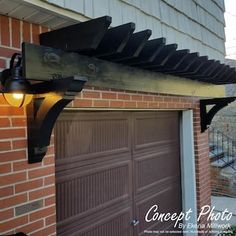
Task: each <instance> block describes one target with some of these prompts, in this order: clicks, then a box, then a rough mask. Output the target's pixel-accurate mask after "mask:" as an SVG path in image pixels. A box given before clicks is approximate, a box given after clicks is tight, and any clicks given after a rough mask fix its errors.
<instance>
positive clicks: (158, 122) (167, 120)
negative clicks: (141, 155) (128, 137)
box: [134, 112, 179, 149]
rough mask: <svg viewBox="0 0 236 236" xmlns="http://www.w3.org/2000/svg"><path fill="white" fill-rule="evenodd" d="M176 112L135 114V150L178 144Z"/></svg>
mask: <svg viewBox="0 0 236 236" xmlns="http://www.w3.org/2000/svg"><path fill="white" fill-rule="evenodd" d="M178 116H179V114H178V112H145V113H135V123H134V125H135V128H134V130H135V131H134V132H135V133H134V139H135V144H134V146H135V149H142V148H145V147H151V146H156V145H158V144H159V145H164V144H165V143H166V145H168V146H169V147H170V145H171V142H179V124H178V122H179V119H178Z"/></svg>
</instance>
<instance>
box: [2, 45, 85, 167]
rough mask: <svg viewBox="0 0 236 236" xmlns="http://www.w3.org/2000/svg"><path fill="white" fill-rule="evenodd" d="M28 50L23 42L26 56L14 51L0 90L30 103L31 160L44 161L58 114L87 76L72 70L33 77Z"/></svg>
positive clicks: (11, 100)
mask: <svg viewBox="0 0 236 236" xmlns="http://www.w3.org/2000/svg"><path fill="white" fill-rule="evenodd" d="M25 54H26V53H25V47H24V44H23V54H22V55H23V56H22V55H21V54H18V53H16V54H13V56H12V58H11V61H10V67H9V68H8V69H5V70H4V71H3V72H2V73H1V76H0V93H2V94H3V97H4V98H5V100H6V101H7V102H8V103H9V104H10V105H12V106H15V107H23V106H26V111H27V134H28V162H29V163H35V162H40V161H42V159H43V157H44V156H45V154H46V152H47V147H48V145H49V144H50V137H51V133H52V129H53V127H54V124H55V122H56V119H57V117H58V116H59V114H60V113H61V111H62V110H63V108H64V107H65V106H66V105H67V104H69V103H70V102H71V101H72V100H73V99H74V98H75V95H76V94H77V93H78V92H80V91H81V90H82V89H83V87H84V84H85V83H86V81H87V79H86V78H85V77H81V76H77V75H76V76H74V75H73V74H72V75H71V76H66V77H63V76H62V75H56V76H55V75H51V76H50V78H47V80H45V79H41V80H40V79H39V80H37V81H35V80H30V78H27V76H25V73H24V71H25V67H26V66H28V65H27V63H26V62H25V58H24V57H25ZM46 63H48V62H46ZM49 63H50V62H49ZM72 73H73V72H72ZM39 77H40V76H39Z"/></svg>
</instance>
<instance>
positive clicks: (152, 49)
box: [122, 38, 166, 66]
mask: <svg viewBox="0 0 236 236" xmlns="http://www.w3.org/2000/svg"><path fill="white" fill-rule="evenodd" d="M165 43H166V39H165V38H158V39H152V40H149V41H147V42H146V44H145V45H144V47H143V49H142V51H141V52H140V54H139V55H138V57H136V58H132V59H127V60H124V61H122V62H123V63H126V64H127V65H130V66H139V65H143V64H148V63H152V62H153V61H154V60H155V58H156V56H157V54H158V53H159V52H160V50H161V49H162V48H163V47H164V46H165Z"/></svg>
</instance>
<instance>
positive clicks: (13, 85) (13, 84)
mask: <svg viewBox="0 0 236 236" xmlns="http://www.w3.org/2000/svg"><path fill="white" fill-rule="evenodd" d="M16 60H17V62H16V63H15V61H16ZM21 60H22V58H21V54H19V53H15V54H13V56H12V58H11V60H10V68H9V69H6V70H4V71H3V72H2V75H1V80H0V82H1V92H2V93H3V97H4V98H5V100H6V101H7V102H8V103H9V104H10V105H11V106H15V107H23V106H26V105H27V104H29V103H30V102H31V100H32V98H33V95H32V91H31V87H30V83H29V81H27V80H26V79H25V78H23V77H22V67H21Z"/></svg>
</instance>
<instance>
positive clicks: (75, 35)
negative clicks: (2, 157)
mask: <svg viewBox="0 0 236 236" xmlns="http://www.w3.org/2000/svg"><path fill="white" fill-rule="evenodd" d="M110 24H111V17H109V16H104V17H100V18H97V19H93V20H90V21H86V22H82V23H78V24H75V25H72V26H69V27H65V28H62V29H58V30H54V31H51V32H46V33H43V34H41V35H40V44H41V45H44V46H49V47H53V48H59V49H62V50H64V51H69V52H77V53H79V54H80V55H86V56H91V57H96V58H99V59H103V60H107V61H110V62H115V63H119V64H123V65H127V66H132V67H136V68H140V69H145V70H149V71H154V72H161V73H165V74H171V75H175V76H178V77H184V78H189V79H192V80H197V81H202V82H207V83H212V84H228V83H236V71H235V68H233V67H230V66H228V65H225V64H222V63H221V62H220V61H217V60H209V59H208V57H207V56H199V53H198V52H190V50H188V49H181V50H177V48H178V45H177V44H166V39H165V38H157V39H151V40H149V37H150V36H151V34H152V31H151V30H149V29H147V30H143V31H140V32H136V33H134V31H135V24H134V23H127V24H123V25H119V26H117V27H113V28H109V26H110Z"/></svg>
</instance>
